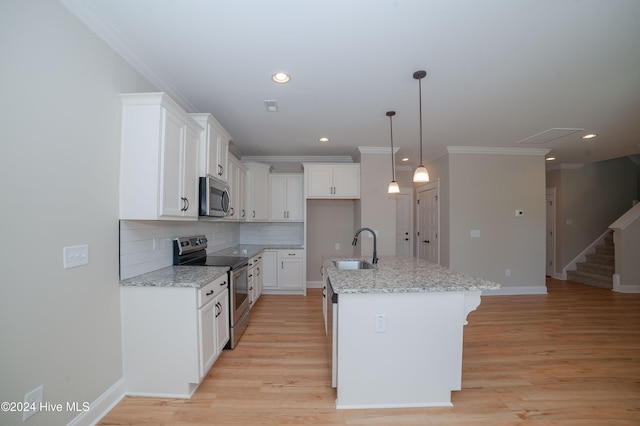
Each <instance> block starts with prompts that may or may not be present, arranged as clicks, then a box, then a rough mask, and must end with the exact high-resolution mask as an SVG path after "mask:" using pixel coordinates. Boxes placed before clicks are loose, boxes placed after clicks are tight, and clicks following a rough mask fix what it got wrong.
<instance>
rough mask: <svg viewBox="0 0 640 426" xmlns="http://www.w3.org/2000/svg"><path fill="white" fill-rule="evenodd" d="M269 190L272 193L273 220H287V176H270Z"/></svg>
mask: <svg viewBox="0 0 640 426" xmlns="http://www.w3.org/2000/svg"><path fill="white" fill-rule="evenodd" d="M269 183H270V184H269V189H270V192H271V214H270V215H269V218H270V219H271V220H277V221H282V220H285V219H286V216H287V215H286V205H287V178H286V177H285V176H270V177H269Z"/></svg>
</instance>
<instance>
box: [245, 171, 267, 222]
mask: <svg viewBox="0 0 640 426" xmlns="http://www.w3.org/2000/svg"><path fill="white" fill-rule="evenodd" d="M243 164H244V166H245V167H246V168H247V185H246V190H247V192H246V197H245V200H246V203H245V207H246V209H247V221H256V222H266V221H267V220H268V219H269V170H270V169H271V165H270V164H263V163H251V162H250V163H243Z"/></svg>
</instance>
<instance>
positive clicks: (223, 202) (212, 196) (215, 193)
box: [198, 176, 230, 217]
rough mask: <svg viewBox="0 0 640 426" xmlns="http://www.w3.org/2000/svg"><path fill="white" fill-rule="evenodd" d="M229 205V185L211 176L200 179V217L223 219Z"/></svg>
mask: <svg viewBox="0 0 640 426" xmlns="http://www.w3.org/2000/svg"><path fill="white" fill-rule="evenodd" d="M229 205H230V194H229V185H227V184H226V183H224V182H223V181H221V180H220V179H216V178H214V177H213V176H206V177H201V178H200V207H199V212H198V214H199V215H200V216H210V217H225V216H226V215H227V214H228V213H229Z"/></svg>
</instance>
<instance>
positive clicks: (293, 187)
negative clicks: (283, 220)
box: [286, 175, 304, 221]
mask: <svg viewBox="0 0 640 426" xmlns="http://www.w3.org/2000/svg"><path fill="white" fill-rule="evenodd" d="M303 198H304V194H303V176H302V175H300V176H289V177H287V201H286V211H287V219H288V220H291V221H302V220H303V218H302V210H303V205H304V204H303Z"/></svg>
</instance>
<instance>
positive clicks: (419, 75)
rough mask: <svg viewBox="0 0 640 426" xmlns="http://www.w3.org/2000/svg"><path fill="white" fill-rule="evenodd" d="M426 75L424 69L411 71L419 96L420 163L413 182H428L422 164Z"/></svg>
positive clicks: (425, 170) (426, 172) (427, 176)
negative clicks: (423, 81)
mask: <svg viewBox="0 0 640 426" xmlns="http://www.w3.org/2000/svg"><path fill="white" fill-rule="evenodd" d="M426 76H427V72H426V71H424V70H421V71H416V72H414V73H413V78H415V79H416V80H418V93H419V97H420V165H419V166H418V168H417V169H416V171H415V172H414V173H413V181H414V182H429V172H428V171H427V168H426V167H425V166H424V165H423V164H422V79H423V78H425V77H426Z"/></svg>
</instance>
